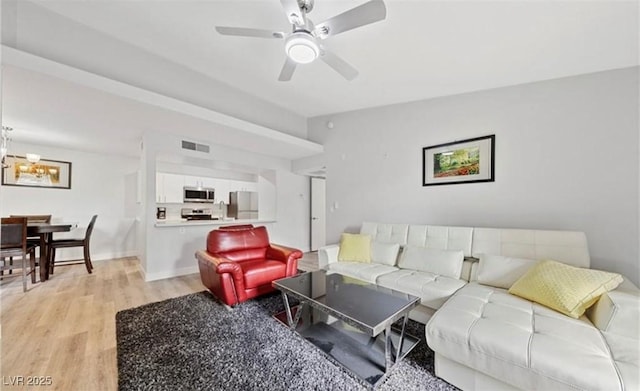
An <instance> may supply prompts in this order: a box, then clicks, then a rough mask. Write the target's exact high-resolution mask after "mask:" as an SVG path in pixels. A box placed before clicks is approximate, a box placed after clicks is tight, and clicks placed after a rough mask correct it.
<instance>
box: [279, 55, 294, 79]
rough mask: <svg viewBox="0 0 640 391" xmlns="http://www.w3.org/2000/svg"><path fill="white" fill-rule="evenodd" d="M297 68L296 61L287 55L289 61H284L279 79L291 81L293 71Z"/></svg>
mask: <svg viewBox="0 0 640 391" xmlns="http://www.w3.org/2000/svg"><path fill="white" fill-rule="evenodd" d="M295 70H296V62H295V61H293V60H292V59H290V58H289V57H287V61H285V62H284V65H283V66H282V70H281V71H280V76H279V77H278V80H279V81H289V80H291V76H293V71H295Z"/></svg>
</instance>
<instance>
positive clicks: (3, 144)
mask: <svg viewBox="0 0 640 391" xmlns="http://www.w3.org/2000/svg"><path fill="white" fill-rule="evenodd" d="M12 130H13V128H11V127H8V126H3V127H2V134H1V136H0V153H1V154H2V168H7V167H9V165H8V164H7V162H6V159H7V152H8V150H9V148H8V145H9V140H10V138H9V132H11V131H12Z"/></svg>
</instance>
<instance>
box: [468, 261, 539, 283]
mask: <svg viewBox="0 0 640 391" xmlns="http://www.w3.org/2000/svg"><path fill="white" fill-rule="evenodd" d="M479 257H480V261H479V262H478V282H479V283H480V284H483V285H490V286H494V287H496V288H504V289H509V288H511V285H513V284H514V283H515V282H516V281H517V280H518V279H519V278H520V277H522V276H523V275H524V274H525V273H526V272H527V271H528V270H529V269H530V268H531V267H533V265H535V264H536V263H537V261H534V260H532V259H523V258H513V257H503V256H501V255H489V254H479Z"/></svg>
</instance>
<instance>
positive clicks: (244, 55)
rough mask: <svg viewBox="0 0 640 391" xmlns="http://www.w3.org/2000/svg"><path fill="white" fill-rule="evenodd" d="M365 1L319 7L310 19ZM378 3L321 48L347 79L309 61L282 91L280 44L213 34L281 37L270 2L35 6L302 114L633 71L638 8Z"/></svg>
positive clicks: (326, 0)
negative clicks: (350, 73)
mask: <svg viewBox="0 0 640 391" xmlns="http://www.w3.org/2000/svg"><path fill="white" fill-rule="evenodd" d="M363 2H364V1H352V0H340V1H334V0H317V1H316V4H315V8H314V10H313V11H312V12H311V14H310V17H311V19H312V20H313V21H315V22H316V23H318V22H320V21H322V20H324V19H326V18H328V17H331V16H333V15H336V14H338V13H340V12H343V11H345V10H347V9H350V8H352V7H354V6H357V5H359V4H362V3H363ZM385 3H386V6H387V19H386V20H385V21H382V22H379V23H376V24H372V25H368V26H365V27H362V28H359V29H356V30H352V31H347V32H345V33H343V34H341V35H338V36H335V37H331V38H330V39H329V40H327V41H326V46H327V48H328V49H330V50H332V51H334V52H335V53H336V54H338V55H340V56H341V57H342V58H343V59H344V60H346V61H347V62H349V63H350V64H351V65H353V66H354V67H355V68H357V69H358V70H359V71H360V75H359V77H358V78H356V79H355V80H354V81H351V82H348V81H346V80H344V79H342V78H341V76H339V75H338V74H337V73H335V72H334V71H333V70H332V69H330V68H329V67H328V66H327V65H325V64H324V63H322V62H316V63H312V64H309V65H306V66H299V67H298V69H297V70H296V73H295V74H294V76H293V79H292V80H291V81H290V82H278V81H277V77H278V74H279V72H280V68H281V67H282V64H283V62H284V49H283V42H282V41H280V40H276V39H258V38H242V37H229V36H221V35H219V34H217V33H216V32H215V31H214V26H216V25H223V26H241V27H255V28H266V29H273V30H276V31H287V30H288V29H289V25H288V24H287V20H286V18H285V16H284V12H283V11H282V8H281V6H280V2H279V1H278V0H260V1H240V0H233V1H212V0H208V1H207V0H205V1H158V0H138V1H104V0H86V1H56V0H46V1H39V2H38V4H40V5H42V6H43V7H46V8H47V9H49V10H51V11H53V12H56V13H59V14H62V15H64V16H66V17H69V18H71V19H74V20H76V21H78V22H80V23H83V24H85V25H87V26H90V27H91V28H94V29H96V30H99V31H101V32H104V33H106V34H109V35H111V36H114V37H116V38H118V39H120V40H123V41H125V42H128V43H131V44H133V45H136V46H139V47H140V48H143V49H145V50H147V51H150V52H152V53H155V54H157V55H160V56H162V57H165V58H167V59H170V60H172V61H174V62H177V63H180V64H182V65H184V66H186V67H189V68H191V69H194V70H197V71H200V72H202V73H204V74H207V75H209V76H210V77H212V78H215V79H218V80H222V81H224V82H226V83H229V84H230V85H232V86H234V87H237V88H239V89H241V90H244V91H246V92H249V93H251V94H252V95H255V96H258V97H260V98H262V99H265V100H267V101H271V102H275V103H277V104H279V105H281V106H283V107H286V108H288V109H290V110H291V111H294V112H296V113H298V114H300V115H303V116H305V117H310V116H316V115H321V114H328V113H335V112H343V111H349V110H354V109H360V108H365V107H372V106H379V105H386V104H392V103H399V102H406V101H412V100H419V99H425V98H431V97H436V96H444V95H451V94H457V93H462V92H468V91H476V90H482V89H488V88H495V87H500V86H507V85H514V84H521V83H528V82H532V81H538V80H546V79H553V78H558V77H564V76H569V75H575V74H583V73H590V72H596V71H602V70H607V69H615V68H621V67H628V66H634V65H638V3H637V2H636V1H633V2H622V1H592V2H585V1H568V2H559V1H518V2H515V1H495V2H487V1H416V0H414V1H397V0H386V1H385Z"/></svg>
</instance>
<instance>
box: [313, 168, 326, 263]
mask: <svg viewBox="0 0 640 391" xmlns="http://www.w3.org/2000/svg"><path fill="white" fill-rule="evenodd" d="M326 196H327V195H326V179H324V178H315V177H311V251H318V249H319V248H320V247H322V246H324V245H326V240H327V239H326V234H327V226H326Z"/></svg>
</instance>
